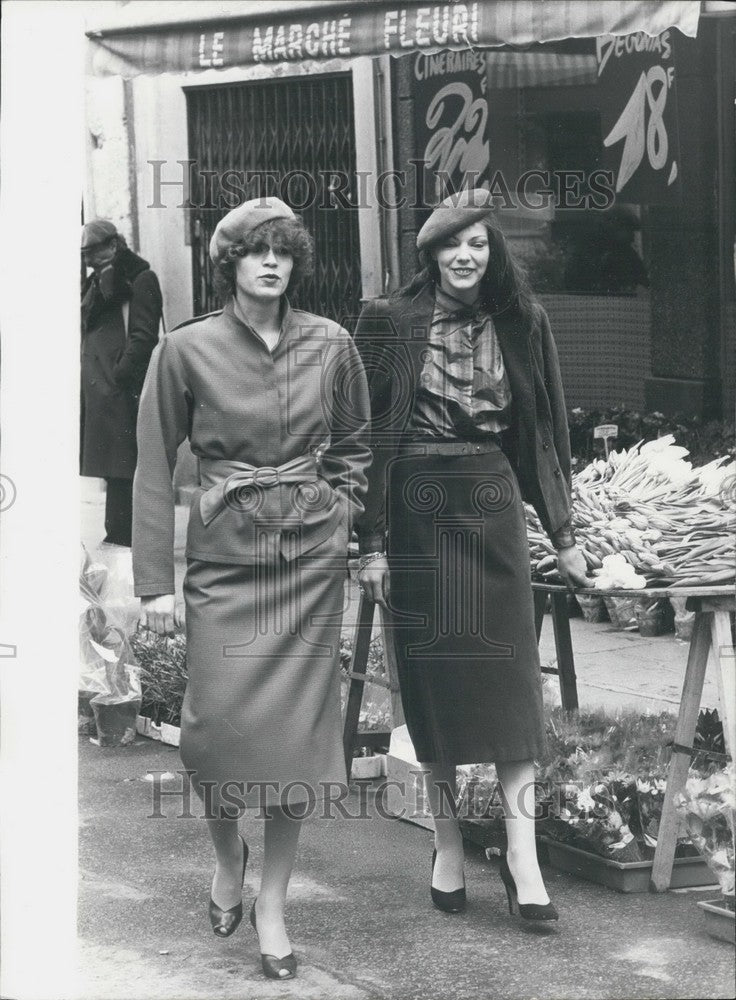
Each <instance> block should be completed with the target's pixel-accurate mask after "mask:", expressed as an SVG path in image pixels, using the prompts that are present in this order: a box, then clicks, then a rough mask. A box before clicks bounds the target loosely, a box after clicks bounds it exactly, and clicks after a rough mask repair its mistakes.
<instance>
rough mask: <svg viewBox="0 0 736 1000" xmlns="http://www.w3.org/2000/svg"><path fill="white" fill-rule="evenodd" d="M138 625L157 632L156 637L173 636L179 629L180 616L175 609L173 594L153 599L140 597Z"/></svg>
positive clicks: (160, 595)
mask: <svg viewBox="0 0 736 1000" xmlns="http://www.w3.org/2000/svg"><path fill="white" fill-rule="evenodd" d="M138 624H139V625H142V626H143V627H144V628H148V629H150V630H151V631H152V632H157V633H158V635H174V632H175V631H176V629H177V628H180V627H181V624H182V621H181V615H180V614H179V611H178V610H177V607H176V598H175V597H174V595H173V594H159V595H157V596H155V597H141V616H140V618H139V619H138Z"/></svg>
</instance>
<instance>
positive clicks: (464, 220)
mask: <svg viewBox="0 0 736 1000" xmlns="http://www.w3.org/2000/svg"><path fill="white" fill-rule="evenodd" d="M492 212H493V197H492V196H491V194H490V193H489V192H488V191H485V190H484V189H483V188H470V189H469V190H466V191H459V192H458V193H457V194H451V195H450V196H449V198H445V199H444V201H441V202H440V203H439V205H437V207H436V208H435V210H434V211H433V212H432V214H431V215H430V217H429V218H428V219H427V221H426V222H425V223H424V225H423V226H422V228H421V229H420V230H419V235H418V236H417V250H422V249H423V248H424V247H428V246H431V245H432V244H433V243H440V242H441V241H442V240H444V239H446V238H447V237H448V236H452V234H453V233H459V232H460V230H461V229H465V227H466V226H471V225H472V224H473V223H474V222H478V221H480V219H485V218H486V217H487V216H489V215H490V214H491V213H492Z"/></svg>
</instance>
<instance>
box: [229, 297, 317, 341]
mask: <svg viewBox="0 0 736 1000" xmlns="http://www.w3.org/2000/svg"><path fill="white" fill-rule="evenodd" d="M222 315H223V316H226V317H227V318H228V319H229V320H230V322H231V323H233V324H235V326H237V328H238V329H242V328H243V327H245V329H246V330H250V332H251V333H253V334H255V335H256V336H257V337H260V334H259V333H258V331H257V330H255V329H254V328H253V327H252V326H251V325H250V324H249V323H246V322H245V321H244V320H242V319H241V318H240V316H239V315H238V314H237V313H236V312H235V296H234V295H231V296H230V298H229V299H228V300H227V302H226V303H225V305H224V306H223V309H222ZM279 330H280V334H279V339H278V344H281V342H282V341H283V340H284V338H286V337H288V336H290V335H292V334H294V332H295V331H296V333H297V334H298V333H299V331H300V325H299V323H298V321H297V319H296V316H295V315H294V310H293V309H292V308H291V303H290V302H289V299H288V298H287V296H286V295H282V297H281V323H280V324H279Z"/></svg>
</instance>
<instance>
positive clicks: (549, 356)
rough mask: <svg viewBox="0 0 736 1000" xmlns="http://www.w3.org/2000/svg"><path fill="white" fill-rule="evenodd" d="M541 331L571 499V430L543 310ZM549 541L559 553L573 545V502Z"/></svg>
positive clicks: (555, 432)
mask: <svg viewBox="0 0 736 1000" xmlns="http://www.w3.org/2000/svg"><path fill="white" fill-rule="evenodd" d="M541 331H542V358H543V362H544V386H545V389H546V390H547V398H548V399H549V405H550V411H551V414H552V434H553V441H554V446H555V451H556V452H557V459H558V462H559V467H560V471H561V473H562V475H563V476H564V478H565V482H566V483H567V487H568V494H569V495H571V493H572V479H571V476H572V471H571V470H572V460H571V455H570V430H569V428H568V425H567V408H566V406H565V392H564V389H563V386H562V374H561V372H560V361H559V357H558V355H557V346H556V344H555V341H554V337H553V336H552V329H551V327H550V322H549V317H548V316H547V313H546V312H545V311H544V310H542V313H541ZM550 540H551V542H552V544H553V545H554V546H555V548H558V549H562V548H567V547H568V546H570V545H574V544H575V532H574V531H573V528H572V501H571V502H570V512H569V517H568V518H567V520H566V521H565V522H564V523H563V524H561V525H560V526H559V527H558V528H557V529H556V530H555V531H553V532H551V533H550Z"/></svg>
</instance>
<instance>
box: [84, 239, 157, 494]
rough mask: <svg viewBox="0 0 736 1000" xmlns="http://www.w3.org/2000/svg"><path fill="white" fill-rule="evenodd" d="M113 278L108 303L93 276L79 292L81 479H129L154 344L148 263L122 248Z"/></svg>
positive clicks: (153, 289) (153, 288)
mask: <svg viewBox="0 0 736 1000" xmlns="http://www.w3.org/2000/svg"><path fill="white" fill-rule="evenodd" d="M113 272H114V280H113V286H112V289H111V294H110V295H109V296H108V297H107V298H106V297H105V296H104V295H103V294H102V292H101V290H100V288H99V285H98V283H97V280H96V278H95V276H94V275H91V276H90V277H89V278H88V279H87V280H86V282H85V283H84V285H83V288H82V358H81V362H82V381H81V390H82V400H81V404H82V405H81V418H82V422H81V456H80V458H81V463H80V464H81V473H82V475H83V476H99V477H100V478H103V479H107V478H120V479H132V478H133V474H134V472H135V464H136V441H135V428H136V417H137V410H138V397H139V395H140V392H141V389H142V387H143V381H144V379H145V377H146V370H147V369H148V362H149V361H150V358H151V352H152V351H153V349H154V347H155V346H156V343H157V341H158V332H159V325H160V322H161V290H160V288H159V284H158V279H157V277H156V275H155V274H154V273H153V271H152V270H151V269H150V268H149V266H148V263H147V261H145V260H143V259H142V258H141V257H139V256H138V255H137V254H134V253H133V252H132V251H131V250H129V249H128V248H127V247H122V248H121V249H120V250H119V251H118V254H117V256H116V258H115V260H114V263H113ZM124 302H128V326H127V330H126V326H125V319H124V316H123V303H124Z"/></svg>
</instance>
